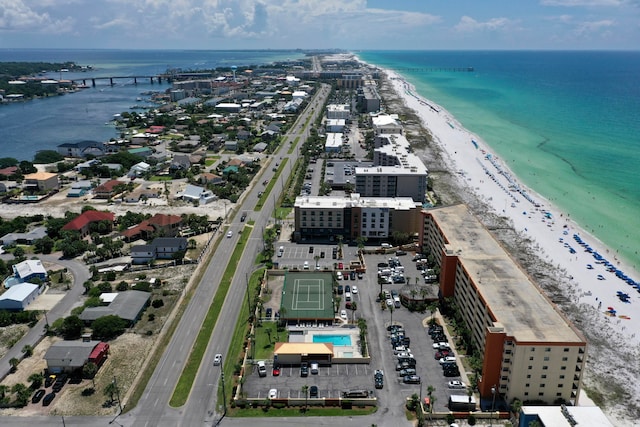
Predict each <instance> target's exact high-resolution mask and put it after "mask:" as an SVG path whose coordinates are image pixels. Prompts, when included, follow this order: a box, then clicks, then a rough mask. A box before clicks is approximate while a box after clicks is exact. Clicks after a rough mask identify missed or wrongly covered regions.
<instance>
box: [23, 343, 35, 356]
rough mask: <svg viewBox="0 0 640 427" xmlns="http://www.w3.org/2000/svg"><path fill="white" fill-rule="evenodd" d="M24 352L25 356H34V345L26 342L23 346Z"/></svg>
mask: <svg viewBox="0 0 640 427" xmlns="http://www.w3.org/2000/svg"><path fill="white" fill-rule="evenodd" d="M22 352H23V353H24V357H31V356H33V346H31V345H29V344H25V346H24V347H22Z"/></svg>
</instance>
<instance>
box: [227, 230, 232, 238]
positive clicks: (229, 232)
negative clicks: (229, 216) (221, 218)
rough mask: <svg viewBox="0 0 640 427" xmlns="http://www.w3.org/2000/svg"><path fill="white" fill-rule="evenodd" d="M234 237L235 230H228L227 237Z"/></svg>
mask: <svg viewBox="0 0 640 427" xmlns="http://www.w3.org/2000/svg"><path fill="white" fill-rule="evenodd" d="M230 237H233V231H231V230H229V231H228V232H227V238H230Z"/></svg>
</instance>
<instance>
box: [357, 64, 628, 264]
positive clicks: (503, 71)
mask: <svg viewBox="0 0 640 427" xmlns="http://www.w3.org/2000/svg"><path fill="white" fill-rule="evenodd" d="M358 56H359V57H360V58H361V59H363V60H364V61H367V62H369V63H372V64H375V65H378V66H380V67H384V68H391V69H395V70H397V71H398V72H399V73H400V74H402V75H403V76H404V77H405V78H406V79H407V80H408V81H409V82H411V83H412V84H413V85H415V87H416V90H417V92H418V93H419V94H420V95H422V96H424V97H426V98H429V99H431V100H433V101H434V102H436V103H438V104H440V105H441V106H443V107H444V108H446V109H447V110H448V111H449V112H451V113H452V114H453V115H454V116H455V117H456V119H457V120H458V121H459V122H460V123H461V124H462V125H463V126H464V127H465V128H467V129H469V130H470V131H472V132H474V133H476V134H477V135H478V136H479V137H480V138H481V139H483V140H484V141H485V142H486V143H487V145H489V147H491V150H492V151H493V152H495V153H496V154H498V155H499V156H500V157H501V159H502V160H503V161H504V162H505V163H507V164H508V166H509V167H510V168H511V170H512V171H513V172H514V173H515V174H516V175H517V176H518V178H519V180H520V181H521V182H523V183H525V184H526V185H527V186H529V187H530V188H532V189H534V190H535V191H536V192H538V193H539V194H541V195H542V196H544V197H545V198H547V199H548V200H550V201H551V202H552V203H553V204H554V205H556V206H557V207H558V208H560V209H561V210H562V211H564V212H566V213H569V214H570V215H571V218H572V219H573V220H575V221H576V222H577V223H578V224H580V225H581V226H583V227H584V228H585V229H586V230H587V231H589V232H592V233H593V234H594V235H595V236H596V237H597V238H599V239H600V240H601V241H603V242H604V243H605V244H606V245H607V246H609V247H610V248H611V249H612V251H613V252H614V253H617V254H618V257H622V258H624V259H625V260H626V261H628V262H629V263H630V264H631V265H632V266H634V267H635V268H636V269H638V268H640V255H639V254H638V251H639V250H640V52H595V51H594V52H534V51H525V52H522V51H521V52H505V51H488V52H462V51H457V52H446V51H440V52H417V51H380V52H374V51H367V52H358ZM468 66H469V67H473V68H474V72H450V71H446V69H447V68H450V67H468ZM433 68H436V70H433ZM437 69H441V70H440V71H438V70H437ZM427 166H428V165H427ZM610 258H612V257H611V256H610Z"/></svg>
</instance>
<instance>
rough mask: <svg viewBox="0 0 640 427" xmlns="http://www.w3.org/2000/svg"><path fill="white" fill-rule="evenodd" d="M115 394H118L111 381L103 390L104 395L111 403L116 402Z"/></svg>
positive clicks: (116, 387) (114, 384) (115, 386)
mask: <svg viewBox="0 0 640 427" xmlns="http://www.w3.org/2000/svg"><path fill="white" fill-rule="evenodd" d="M117 393H118V386H117V385H116V383H115V382H113V381H111V382H110V383H109V384H107V386H106V387H105V388H104V395H105V396H109V401H110V402H113V401H115V400H116V399H115V396H116V394H117Z"/></svg>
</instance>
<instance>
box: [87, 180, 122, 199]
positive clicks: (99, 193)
mask: <svg viewBox="0 0 640 427" xmlns="http://www.w3.org/2000/svg"><path fill="white" fill-rule="evenodd" d="M123 184H124V182H122V181H118V180H117V179H112V180H109V181H107V182H105V183H104V184H100V185H98V186H97V187H96V189H95V190H93V194H94V195H95V198H96V199H110V198H112V197H113V196H115V195H116V191H117V187H118V186H119V185H123Z"/></svg>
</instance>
